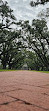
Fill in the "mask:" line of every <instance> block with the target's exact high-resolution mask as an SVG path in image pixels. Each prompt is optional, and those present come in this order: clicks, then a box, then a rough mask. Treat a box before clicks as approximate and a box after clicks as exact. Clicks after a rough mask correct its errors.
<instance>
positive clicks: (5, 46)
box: [0, 0, 49, 70]
mask: <svg viewBox="0 0 49 111" xmlns="http://www.w3.org/2000/svg"><path fill="white" fill-rule="evenodd" d="M13 24H14V25H15V26H16V27H18V28H15V29H13V28H12V27H13ZM0 62H1V65H2V68H3V69H6V68H9V69H21V68H22V66H23V64H25V63H26V64H27V66H28V69H31V70H49V30H48V27H47V23H46V21H45V20H44V19H41V20H39V19H36V20H35V19H34V20H33V21H32V25H30V24H29V21H21V20H20V21H19V22H17V21H16V18H15V16H14V15H13V10H11V8H10V7H9V6H8V3H7V2H3V1H2V0H1V1H0Z"/></svg>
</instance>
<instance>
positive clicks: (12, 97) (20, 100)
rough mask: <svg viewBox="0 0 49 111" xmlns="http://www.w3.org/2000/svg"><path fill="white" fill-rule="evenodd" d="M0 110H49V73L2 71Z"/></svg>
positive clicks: (0, 73) (0, 79)
mask: <svg viewBox="0 0 49 111" xmlns="http://www.w3.org/2000/svg"><path fill="white" fill-rule="evenodd" d="M0 111H49V74H46V73H40V72H33V71H13V72H12V71H11V72H0Z"/></svg>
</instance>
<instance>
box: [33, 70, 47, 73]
mask: <svg viewBox="0 0 49 111" xmlns="http://www.w3.org/2000/svg"><path fill="white" fill-rule="evenodd" d="M32 71H36V70H32ZM36 72H42V73H49V71H36Z"/></svg>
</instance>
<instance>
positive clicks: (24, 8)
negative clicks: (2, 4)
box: [3, 0, 49, 24]
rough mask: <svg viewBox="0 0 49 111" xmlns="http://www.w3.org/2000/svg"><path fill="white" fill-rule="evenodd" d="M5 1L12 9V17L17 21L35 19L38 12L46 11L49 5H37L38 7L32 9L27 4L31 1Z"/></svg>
mask: <svg viewBox="0 0 49 111" xmlns="http://www.w3.org/2000/svg"><path fill="white" fill-rule="evenodd" d="M3 1H5V0H3ZM6 1H7V2H8V4H9V6H10V7H11V8H12V9H13V11H14V15H15V16H16V18H17V19H18V20H30V21H31V20H32V19H35V18H37V15H38V13H39V12H40V11H42V10H43V9H44V10H46V8H49V3H47V4H45V5H44V6H43V5H42V6H41V5H38V7H36V8H35V7H34V8H33V7H31V6H30V4H29V3H30V1H31V0H6ZM34 1H35V0H34ZM48 21H49V20H48ZM48 24H49V22H48Z"/></svg>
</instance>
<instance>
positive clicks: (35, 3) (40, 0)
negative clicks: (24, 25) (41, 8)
mask: <svg viewBox="0 0 49 111" xmlns="http://www.w3.org/2000/svg"><path fill="white" fill-rule="evenodd" d="M47 2H49V0H37V1H36V2H34V1H33V0H32V1H31V2H30V5H31V6H32V7H34V6H37V5H39V4H42V5H44V4H45V3H47Z"/></svg>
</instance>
